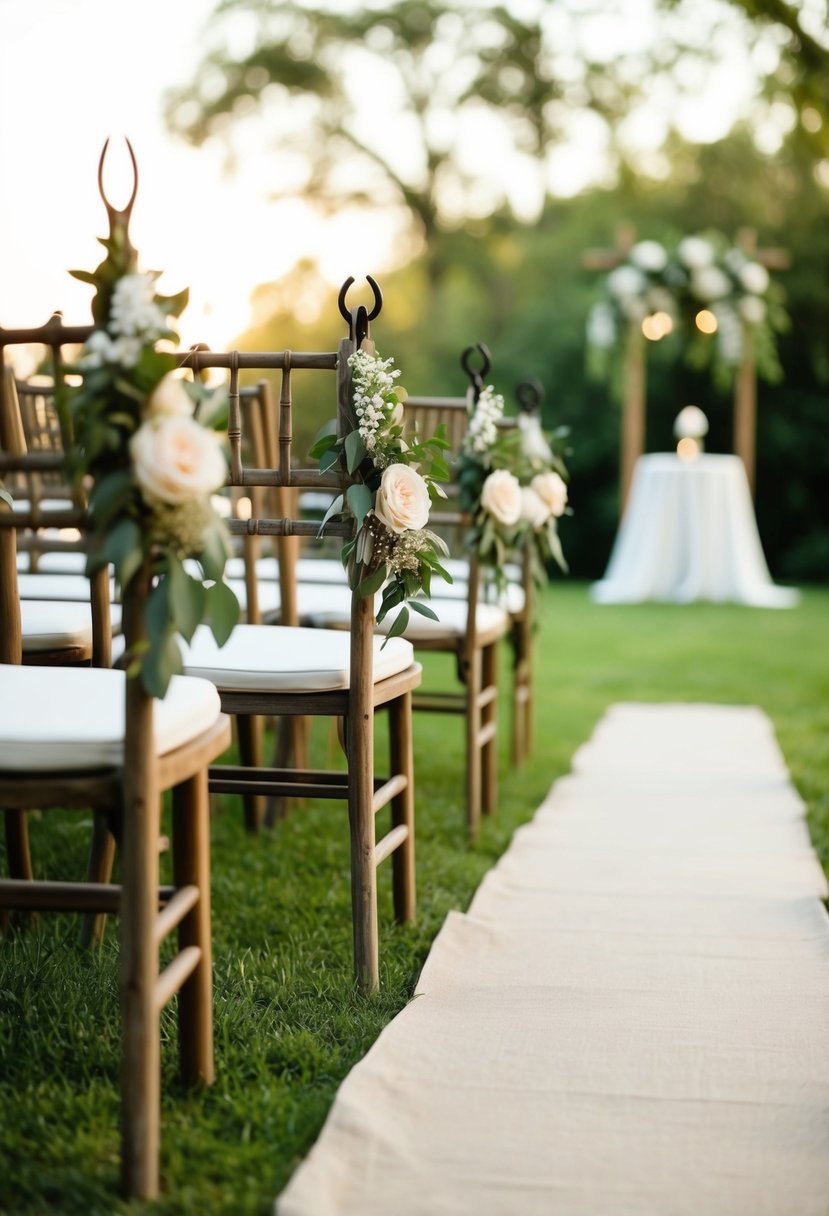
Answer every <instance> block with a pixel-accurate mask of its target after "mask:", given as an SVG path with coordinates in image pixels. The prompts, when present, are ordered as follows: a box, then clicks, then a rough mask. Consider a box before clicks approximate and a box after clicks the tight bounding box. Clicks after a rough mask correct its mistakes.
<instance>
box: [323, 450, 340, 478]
mask: <svg viewBox="0 0 829 1216" xmlns="http://www.w3.org/2000/svg"><path fill="white" fill-rule="evenodd" d="M339 459H340V453H339V451H338V450H337V449H336V448H329V449H328V451H327V452H323V454H322V456H320V473H327V472H328V470H329V469H333V468H334V467H335V465H336V464H337V463H338V462H339Z"/></svg>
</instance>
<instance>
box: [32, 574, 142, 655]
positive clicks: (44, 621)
mask: <svg viewBox="0 0 829 1216" xmlns="http://www.w3.org/2000/svg"><path fill="white" fill-rule="evenodd" d="M87 585H88V584H87ZM110 620H111V623H112V629H113V631H115V632H117V631H119V630H120V628H121V606H120V604H113V605H111V607H110ZM20 624H21V628H22V633H23V653H24V654H39V653H41V652H45V651H50V650H73V649H75V648H77V647H80V648H84V647H85V648H89V647H91V646H92V611H91V609H90V606H89V602H88V598H87V603H85V604H81V603H76V602H74V601H64V600H21V601H20Z"/></svg>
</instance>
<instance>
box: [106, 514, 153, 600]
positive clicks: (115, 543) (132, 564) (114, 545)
mask: <svg viewBox="0 0 829 1216" xmlns="http://www.w3.org/2000/svg"><path fill="white" fill-rule="evenodd" d="M101 557H102V559H103V560H104V561H107V562H111V563H112V565H113V566H114V567H115V577H116V578H117V580H118V583H119V585H120V587H121V590H122V591H123V590H125V589H126V588H127V587H128V586H129V585H130V582H131V581H132V578H133V576H134V575H135V573H136V572H137V570H138V569H139V567H140V566H141V563H142V561H143V560H144V550H143V547H142V543H141V529H140V528H139V526H138V524H137V523H136V521H135V520H134V519H129V518H125V519H119V520H118V522H117V523H116V524H115V526H114V527H113V528H112V529H111V531H110V532H108V533H107V535H106V537H105V539H104V542H103V545H102V546H101ZM101 564H103V562H102V563H101Z"/></svg>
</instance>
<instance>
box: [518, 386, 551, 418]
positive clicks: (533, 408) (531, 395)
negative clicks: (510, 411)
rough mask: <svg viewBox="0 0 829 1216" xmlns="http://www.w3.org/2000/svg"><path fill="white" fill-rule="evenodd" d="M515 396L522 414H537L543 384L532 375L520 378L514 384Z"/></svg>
mask: <svg viewBox="0 0 829 1216" xmlns="http://www.w3.org/2000/svg"><path fill="white" fill-rule="evenodd" d="M515 397H516V400H517V401H518V408H519V409H520V410H521V412H522V413H523V414H537V413H538V411H539V410H540V409H541V402H542V401H543V400H544V385H543V384H542V383H541V382H540V381H539V380H536V379H535V378H534V377H531V378H530V379H529V380H522V381H521V383H520V384H519V385H517V386H516V389H515Z"/></svg>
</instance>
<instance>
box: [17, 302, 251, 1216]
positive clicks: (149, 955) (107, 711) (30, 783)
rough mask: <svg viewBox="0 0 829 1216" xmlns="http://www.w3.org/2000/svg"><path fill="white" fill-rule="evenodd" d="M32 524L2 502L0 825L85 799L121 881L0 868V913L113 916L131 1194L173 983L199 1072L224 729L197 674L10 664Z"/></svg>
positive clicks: (203, 1055) (37, 465)
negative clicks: (20, 565)
mask: <svg viewBox="0 0 829 1216" xmlns="http://www.w3.org/2000/svg"><path fill="white" fill-rule="evenodd" d="M86 333H88V330H86V331H80V333H79V331H77V330H68V329H65V328H64V327H63V326H62V325H56V324H54V323H50V325H49V326H45V327H43V328H42V329H40V330H0V356H1V355H2V353H3V352H4V351H5V349H6V347H8V346H10V345H13V344H17V343H23V342H25V343H33V342H41V343H43V344H44V345H45V346H47V347H48V348H50V349H52V350H54V351H55V352H56V353H58V354H59V353H60V352H61V350H62V348H63V347H64V346H65V345H66V344H67V343H68V342H72V341H75V342H77V341H80V340H82V339H83V337H85V336H86ZM1 361H2V359H0V362H1ZM55 363H56V368H57V371H58V374H59V371H60V363H59V360H58V359H56V360H55ZM60 463H61V462H60V457H59V456H57V455H55V454H54V453H45V454H34V455H32V454H29V455H22V456H16V457H14V456H9V455H8V453H6V454H5V455H0V476H2V475H3V473H5V472H7V471H9V470H11V471H18V472H23V473H27V474H28V473H33V472H36V471H40V470H45V471H54V472H57V471H58V470H59V468H60ZM35 522H36V519H35V517H33V515H32V513H31V512H12V511H10V510H9V509H8V508H7V507H6V506H5V504H3V503H0V664H2V666H1V667H0V682H1V683H2V688H3V696H2V698H0V808H3V810H4V812H5V814H4V818H5V822H6V832H7V835H8V833H9V832H11V833H12V834H14V832H15V831H16V830H17V828H18V827H19V825H20V823H21V821H22V819H23V817H24V815H25V812H26V809H27V808H33V807H38V808H41V809H43V808H48V807H69V808H71V807H83V808H88V807H90V806H91V807H94V808H96V810H98V811H99V812H100V813H102V814H107V815H108V816H110V822H111V824H112V827H113V829H114V831H115V833H116V835H118V836H119V837H120V844H121V871H122V881H121V884H120V885H118V886H115V885H111V884H109V883H104V882H85V883H74V882H63V881H54V880H49V881H33V880H32V879H31V878H30V877H28V876H27V877H9V878H2V879H0V908H2V909H6V910H15V909H16V910H23V911H31V910H39V911H44V912H45V911H58V912H67V911H74V912H81V913H104V912H118V913H120V917H121V920H120V925H121V977H120V989H121V1010H122V1033H123V1056H122V1074H121V1112H122V1184H123V1188H124V1191H125V1192H126V1194H127V1195H129V1196H133V1195H134V1196H139V1197H142V1198H153V1197H155V1196H156V1195H157V1193H158V1149H159V1137H160V1065H159V1061H160V1050H161V1039H160V1028H159V1017H160V1013H161V1010H162V1009H163V1007H164V1006H165V1005H166V1004H167V1003H168V1002H169V1000H170V999H171V998H172V997H173V996H174V995H175V994H176V993H178V997H179V999H178V1020H179V1051H180V1063H181V1073H182V1077H183V1079H184V1081H185V1082H187V1083H200V1084H210V1083H211V1082H212V1080H213V1041H212V1035H213V1031H212V1026H213V1022H212V966H211V931H210V862H209V858H210V846H209V806H208V791H207V771H208V765H209V763H210V762H211V761H212V760H213V759H215V758H216V757H217V756H218V755H220V754H221V753H222V752H223V751H225V750H226V748H227V747H228V745H229V742H230V723H229V721H228V719H227V718H226V717H225V715H224V714H222V712H221V706H220V704H219V698H218V696H217V694H216V691H215V689H214V688H213V686H212V685H211V684H210V683H209V682H207V681H203V680H195V679H190V678H185V677H177V678H176V679H175V680H174V681H173V683H172V684H171V687H170V691H169V692H168V695H167V697H165V699H164V701H157V702H156V701H153V699H151V698H150V697H148V696H147V695H146V694H145V693H144V691H143V689H142V687H141V685H140V683H139V681H138V680H134V679H130V680H128V679H127V678H126V676H125V674H124V673H123V672H121V671H113V670H111V669H91V668H81V667H63V666H61V667H56V666H51V667H43V666H35V665H28V666H26V665H22V664H21V662H20V660H21V657H22V643H21V628H20V606H19V600H18V596H17V578H16V570H17V562H16V545H15V533H16V531H17V530H18V529H22V528H27V527H29V528H30V527H32V526H33V525H34V523H35ZM57 523H58V524H59V525H60V526H65V527H78V528H82V527H83V525H84V517H83V514H82V513H81V512H79V511H78V510H77V509H75V508H73V509H71V510H66V511H64V512H63V513H62V515H61V516H60V518H59V519H58V520H57ZM149 581H150V572H149V569H148V568H145V569H143V570H142V571H140V572H139V574H138V575H136V577H135V578H134V579H133V581H132V582H131V583H130V586H129V589H128V596H127V602H126V604H125V615H126V632H127V642H128V644H129V645H130V646H132V645H135V644H136V643H138V642H140V641H141V639H142V638H143V636H144V624H143V611H144V601H145V598H146V594H147V591H148V588H149ZM104 583H105V578H104ZM79 705H83V706H84V712H83V713H82V714H81V713H79V712H78V706H79ZM168 789H169V790H172V817H173V819H172V822H173V856H172V867H173V883H172V885H169V886H161V885H160V881H159V860H158V858H159V848H158V841H159V834H160V815H161V795H162V793H163V791H165V790H168ZM173 930H177V932H178V952H177V953H176V954H175V955H174V957H173V958H172V960H171V961H170V962H169V963H168V964H167V966H166V967H164V968H163V969H162V968H161V967H160V963H159V948H160V945H161V944H162V942H163V941H164V940H165V939H166V938H167V937H168V936H169V934H170V933H171V932H172V931H173Z"/></svg>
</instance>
